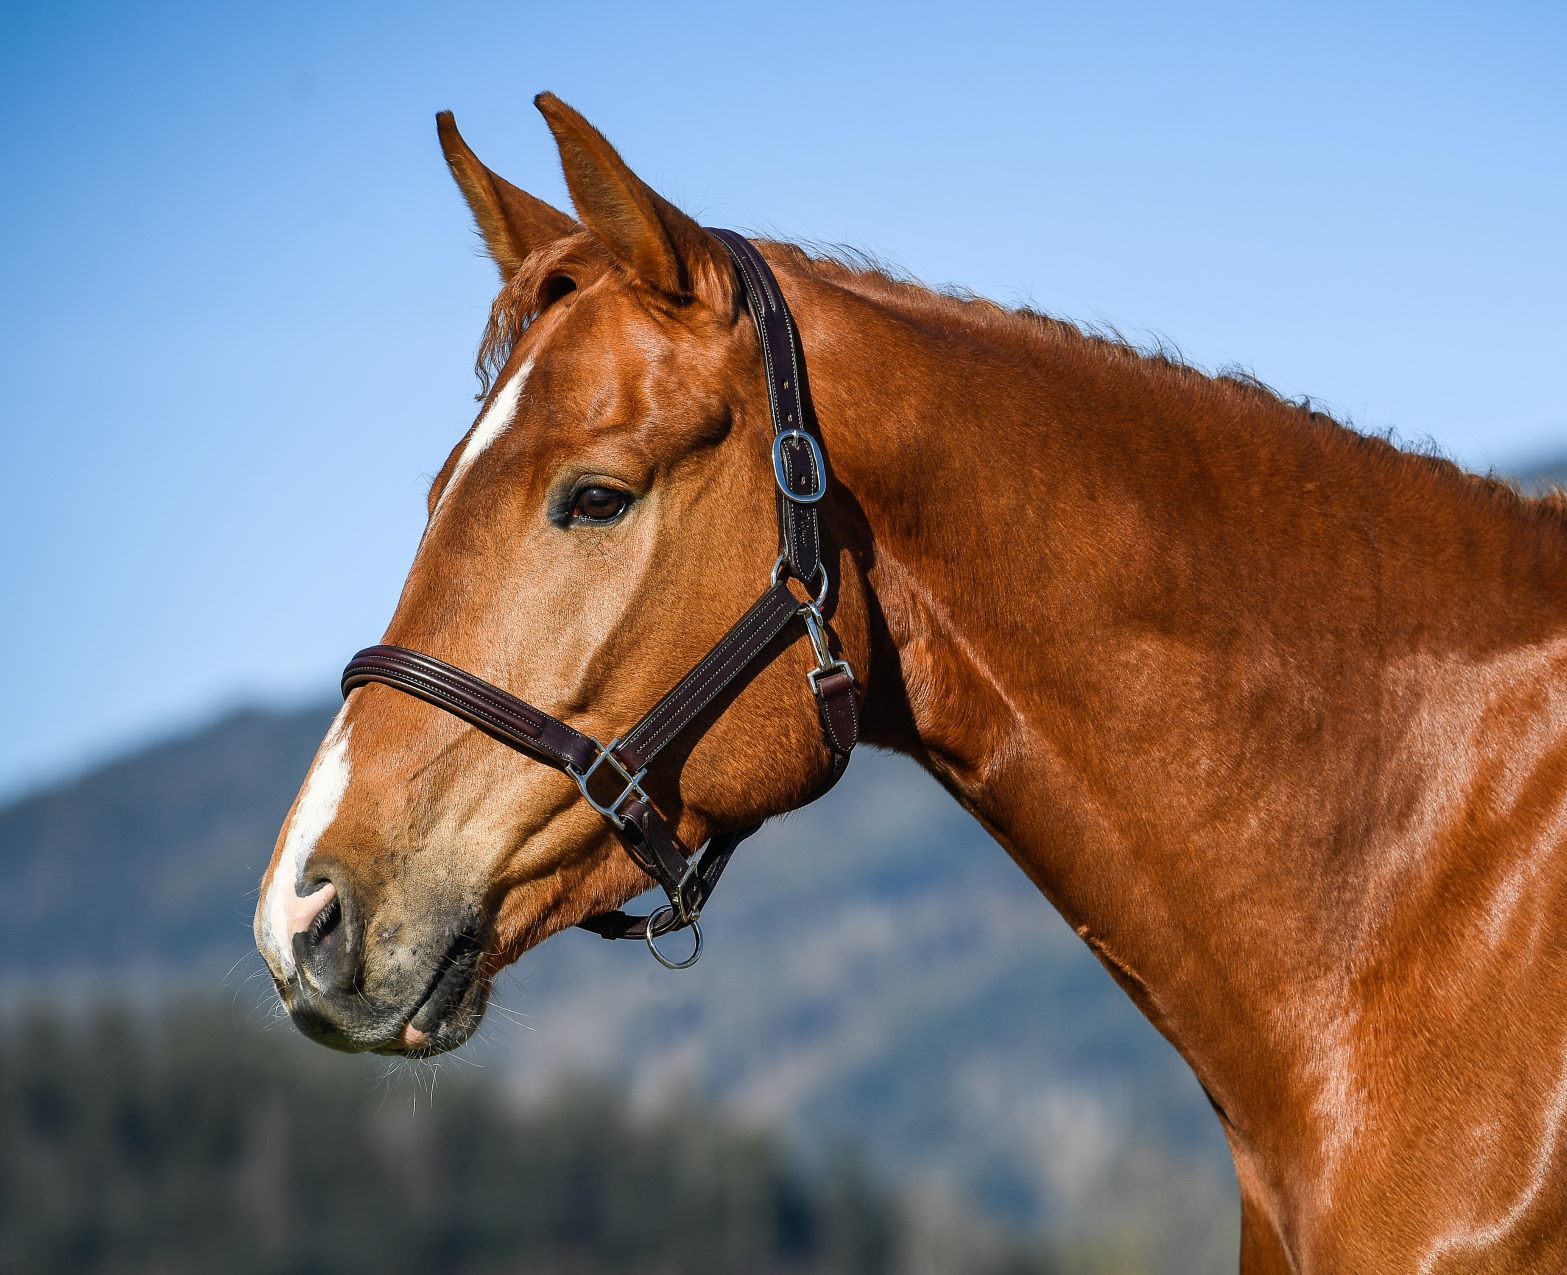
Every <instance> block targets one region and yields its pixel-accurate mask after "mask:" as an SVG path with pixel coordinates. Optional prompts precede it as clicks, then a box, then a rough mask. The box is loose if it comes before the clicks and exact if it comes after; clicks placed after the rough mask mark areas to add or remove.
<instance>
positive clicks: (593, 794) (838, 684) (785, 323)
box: [343, 229, 860, 969]
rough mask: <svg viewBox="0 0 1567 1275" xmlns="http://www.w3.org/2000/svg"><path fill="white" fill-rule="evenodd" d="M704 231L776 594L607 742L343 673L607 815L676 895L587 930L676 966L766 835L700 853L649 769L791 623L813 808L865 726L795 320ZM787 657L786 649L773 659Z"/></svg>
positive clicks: (389, 675) (422, 679) (427, 661)
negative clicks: (764, 485) (712, 902)
mask: <svg viewBox="0 0 1567 1275" xmlns="http://www.w3.org/2000/svg"><path fill="white" fill-rule="evenodd" d="M709 233H710V234H712V235H714V236H716V237H717V238H718V239H719V240H720V241H721V242H722V243H723V245H724V247H725V248H727V249H728V251H729V255H730V256H731V257H732V258H733V259H734V264H735V270H736V273H737V274H738V276H739V278H740V285H741V289H742V291H743V292H744V293H745V299H746V303H747V305H748V306H749V307H750V310H751V316H752V318H754V319H755V320H756V331H757V335H758V336H759V337H760V339H761V346H762V366H763V371H764V373H765V376H766V380H767V393H768V400H769V404H770V407H771V410H772V420H773V445H772V460H773V477H774V479H775V481H776V483H777V487H778V540H779V555H778V561H777V563H776V564H775V565H774V567H773V575H772V583H771V585H770V587H769V588H768V589H767V591H766V592H765V593H763V594H762V596H761V597H760V598H758V599H757V600H756V602H755V604H754V605H753V606H752V607H751V609H750V610H749V611H747V612H746V613H745V614H744V615H743V616H741V617H740V619H739V620H738V621H737V622H736V623H735V625H734V626H733V627H732V628H731V629H730V630H729V632H728V633H726V634H725V635H724V636H723V638H722V639H721V640H720V641H719V643H718V645H717V646H715V647H713V649H712V650H711V651H709V652H708V653H707V654H706V655H705V656H704V657H703V658H702V660H701V662H700V663H698V664H697V666H696V667H695V668H693V669H692V670H691V671H690V672H689V673H687V674H686V675H685V677H683V678H681V679H680V681H679V682H678V683H677V684H676V685H675V687H674V688H673V689H672V690H670V691H669V693H668V694H666V695H665V696H664V697H663V699H661V700H659V701H658V703H657V704H655V705H654V706H653V707H652V708H650V709H649V710H648V711H647V713H646V714H645V715H644V716H643V717H642V719H641V721H639V722H637V724H636V725H635V726H633V727H632V728H631V729H630V730H629V731H628V732H626V734H624V735H622V736H620V737H619V738H617V739H612V740H610V742H609V743H607V744H601V743H599V741H598V740H596V739H594V738H593V737H592V736H591V735H585V734H583V733H582V732H581V731H579V730H576V729H574V728H573V727H571V726H568V725H567V724H566V723H565V722H563V721H561V720H560V719H559V718H556V717H551V716H550V715H549V714H548V713H546V712H544V711H543V710H542V709H539V708H535V707H534V706H533V705H532V704H529V703H527V702H525V701H523V700H520V699H518V698H517V697H516V696H515V695H512V694H510V693H509V692H507V691H503V690H501V689H500V688H499V687H497V686H493V685H491V684H490V683H489V682H486V681H484V680H483V679H482V678H477V677H475V676H474V675H473V674H472V673H465V672H464V671H463V670H462V669H460V668H456V667H454V666H453V665H451V664H447V663H445V662H444V661H442V660H438V659H436V658H435V657H434V656H431V655H425V654H423V653H422V652H419V651H414V650H411V649H409V648H408V647H406V646H371V647H366V648H365V649H364V650H363V651H360V652H359V654H358V655H356V656H354V658H353V659H352V660H350V661H349V662H348V667H347V668H345V669H344V670H343V695H344V697H345V698H346V697H347V696H348V694H349V692H350V691H352V690H353V689H354V688H355V687H357V686H363V685H365V683H367V682H381V683H384V684H385V685H387V686H393V687H396V688H397V689H398V690H400V691H403V692H405V693H407V694H409V695H412V696H414V697H415V698H417V699H422V700H424V701H425V702H426V703H428V704H433V705H435V706H436V707H437V708H441V709H444V710H446V711H447V712H448V713H451V714H452V715H453V716H456V717H460V718H461V719H462V720H463V721H465V722H468V723H469V724H470V725H473V726H476V727H478V729H480V730H482V731H484V732H485V733H486V734H489V735H491V736H493V737H494V738H495V739H498V740H500V742H501V743H503V744H506V745H508V746H509V747H511V748H514V749H516V750H517V751H518V752H520V753H523V754H525V755H526V756H528V757H531V758H533V759H534V760H536V761H541V762H543V763H544V764H545V765H548V766H553V767H555V768H556V769H557V770H563V771H565V772H566V773H567V774H568V775H570V776H571V777H572V778H573V779H574V780H576V783H577V787H578V788H580V789H581V790H582V796H583V799H584V800H586V801H587V803H588V805H590V806H592V807H593V809H594V810H596V811H598V813H599V814H600V815H602V816H603V817H604V819H605V820H606V821H607V822H608V823H609V825H610V827H611V828H612V829H613V830H614V832H615V835H616V836H617V837H618V838H619V839H620V843H621V845H623V846H624V847H625V848H626V852H627V853H628V854H629V855H630V856H631V858H632V860H633V861H634V862H635V863H636V865H637V866H638V867H639V868H641V869H642V870H643V871H644V872H646V873H647V874H648V875H649V876H650V877H652V878H653V880H654V881H656V882H657V883H658V885H659V886H660V887H661V888H662V889H663V891H664V894H665V895H666V896H667V897H668V899H669V902H668V903H667V904H664V905H662V906H660V907H659V908H657V909H656V910H654V911H653V912H652V913H651V914H649V915H648V916H629V915H627V914H626V913H625V912H620V911H615V912H604V913H601V914H600V915H598V916H594V917H590V918H589V919H588V920H586V921H583V922H581V925H582V927H583V928H584V929H588V930H592V931H593V932H594V933H595V934H599V935H602V936H603V937H604V938H607V939H638V938H640V939H643V940H645V941H646V943H647V945H648V948H649V950H650V951H651V952H652V953H653V955H654V956H655V957H657V958H658V960H659V961H660V962H661V963H663V964H664V965H667V966H669V967H670V968H671V969H685V968H686V967H687V966H690V965H694V964H695V963H696V960H697V958H698V957H699V956H701V954H702V931H701V927H700V926H699V925H698V924H697V920H698V918H699V917H700V916H701V914H702V908H703V906H704V905H705V904H706V902H707V900H708V898H709V897H710V896H711V894H712V892H713V887H714V886H716V885H717V884H718V878H719V877H720V876H721V875H722V873H723V871H724V868H725V866H726V865H727V864H728V863H729V859H730V856H731V855H733V854H734V852H735V848H736V847H737V846H739V844H740V843H741V842H742V841H744V840H745V839H746V838H747V837H749V836H750V835H751V834H752V833H753V832H755V831H756V830H757V828H759V827H760V826H761V825H760V824H752V825H751V826H750V827H747V828H741V829H739V830H738V831H734V832H725V833H720V834H718V835H716V836H714V837H712V838H711V839H710V840H709V841H708V842H707V844H706V845H705V846H704V847H703V848H702V849H701V851H700V852H699V853H697V854H694V855H693V854H691V853H690V851H689V850H687V848H686V847H685V846H684V845H682V844H681V842H680V839H679V837H678V836H676V834H675V832H674V830H673V829H672V828H670V826H669V825H668V823H666V822H665V820H664V818H663V816H662V815H660V814H659V813H658V811H657V810H655V809H654V807H653V804H652V802H651V801H650V800H649V798H648V795H647V793H646V792H645V791H644V790H643V787H642V780H643V778H644V777H645V776H646V774H647V770H648V767H649V766H650V765H652V763H653V759H654V758H655V757H656V756H658V754H659V753H660V752H661V751H663V749H664V748H665V746H666V745H668V744H669V743H670V742H671V741H672V740H674V739H675V738H676V737H677V736H678V735H679V734H680V733H681V732H682V731H683V730H685V728H686V727H687V726H689V725H690V724H691V723H692V722H693V721H695V720H696V718H697V717H698V716H699V715H700V714H701V713H702V712H703V710H704V709H706V708H707V707H708V706H709V705H710V704H711V703H712V702H713V701H714V700H715V699H717V698H718V697H719V695H721V694H722V693H723V692H724V691H725V690H727V689H728V688H729V687H730V686H732V685H733V684H734V683H735V682H736V681H737V680H738V679H739V678H740V677H742V676H743V675H744V674H745V673H746V672H747V670H749V669H750V668H751V666H752V665H753V664H755V663H756V662H757V660H759V659H761V658H762V656H763V655H764V654H765V653H767V651H768V649H769V647H771V646H772V644H773V640H774V639H775V638H776V637H778V635H779V634H780V633H782V632H783V631H784V630H785V629H786V628H787V627H788V626H789V624H790V623H791V622H792V621H794V620H795V619H799V620H800V621H801V622H802V625H803V628H804V630H805V635H806V636H807V637H808V638H809V639H810V642H811V650H812V653H813V654H814V656H815V659H816V667H815V668H813V669H812V670H811V671H810V672H809V673H807V674H806V681H807V682H808V684H809V685H810V688H811V694H812V696H813V697H814V698H815V700H816V708H817V713H818V716H819V718H820V721H821V728H822V738H823V740H824V742H825V743H826V745H827V748H828V750H829V752H830V753H831V755H832V770H831V773H830V774H829V775H828V777H827V781H826V782H825V783H824V784H823V785H822V786H821V788H819V789H818V790H817V791H816V792H815V793H814V794H812V796H811V798H810V800H815V798H816V797H819V796H821V795H822V793H824V792H826V791H827V790H828V789H829V788H831V787H832V786H833V784H835V783H837V782H838V779H839V777H840V776H841V775H842V774H843V772H844V770H845V769H846V768H847V766H848V764H849V754H850V753H851V752H852V751H853V749H854V745H855V743H856V741H857V740H858V738H859V729H860V723H859V701H858V699H857V698H856V694H855V684H854V671H853V670H852V669H851V668H850V667H849V664H848V662H847V661H846V660H844V659H841V658H839V657H838V656H836V655H834V654H833V651H832V647H831V644H830V641H829V637H830V630H829V628H828V625H827V621H826V619H825V618H824V616H823V614H822V606H823V604H824V603H825V602H826V599H827V593H828V590H829V587H830V584H831V581H830V579H829V577H828V573H827V564H826V561H825V560H824V558H823V557H822V545H821V523H820V519H819V518H818V516H817V510H816V506H817V502H819V501H820V500H821V498H822V497H823V496H824V495H825V494H826V492H827V467H826V462H825V459H824V458H823V456H822V450H821V444H820V443H819V441H818V440H817V438H816V435H815V433H814V431H813V427H812V423H811V422H810V421H809V420H808V419H807V417H806V413H805V406H804V404H805V400H804V397H803V395H802V390H801V384H800V368H801V358H802V356H801V352H800V345H799V340H798V338H797V337H796V335H795V331H794V322H793V320H792V319H791V317H790V315H789V307H788V306H787V305H786V304H785V302H784V298H783V292H782V291H781V290H780V289H779V287H778V280H777V279H776V278H775V277H774V276H773V272H772V269H771V268H770V267H769V266H768V264H767V262H766V261H764V260H763V259H762V255H761V253H759V252H757V250H756V248H755V247H754V246H752V244H751V243H750V241H749V240H747V239H745V238H743V237H742V236H740V235H737V234H736V233H735V232H734V231H732V230H716V229H709ZM791 576H792V577H793V578H794V579H796V580H799V581H800V582H801V583H803V584H804V585H805V586H806V588H807V589H810V588H811V587H813V586H815V588H816V593H815V596H814V597H813V598H812V599H811V600H810V601H807V602H804V603H802V602H800V601H799V599H797V598H796V597H795V596H794V594H793V593H792V592H790V590H789V587H788V583H787V581H788V579H789V577H791ZM782 650H783V647H782V646H780V647H778V648H777V649H776V650H773V651H772V656H774V657H775V656H776V655H777V654H778V653H779V652H780V651H782ZM686 928H690V929H691V931H692V933H693V935H694V936H695V940H696V945H695V948H694V949H693V951H692V953H691V955H690V956H689V957H687V958H685V959H684V960H680V961H676V960H672V959H671V958H669V957H668V956H666V955H665V954H664V953H662V952H660V951H659V949H658V946H657V942H656V940H657V939H658V938H659V936H661V935H664V934H668V933H671V932H672V931H675V930H682V929H686Z"/></svg>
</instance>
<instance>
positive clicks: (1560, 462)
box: [1528, 455, 1567, 484]
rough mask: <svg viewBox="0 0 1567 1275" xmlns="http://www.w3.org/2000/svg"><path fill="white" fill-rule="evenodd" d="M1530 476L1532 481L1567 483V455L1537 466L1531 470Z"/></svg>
mask: <svg viewBox="0 0 1567 1275" xmlns="http://www.w3.org/2000/svg"><path fill="white" fill-rule="evenodd" d="M1528 478H1529V480H1530V481H1532V482H1547V483H1562V484H1567V455H1562V456H1558V457H1556V458H1555V459H1554V460H1548V461H1545V462H1544V463H1543V464H1540V465H1537V466H1535V468H1534V469H1532V470H1531V471H1530V472H1529V474H1528Z"/></svg>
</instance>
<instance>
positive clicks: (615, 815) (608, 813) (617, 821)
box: [566, 738, 647, 828]
mask: <svg viewBox="0 0 1567 1275" xmlns="http://www.w3.org/2000/svg"><path fill="white" fill-rule="evenodd" d="M594 743H595V744H598V741H597V740H595V741H594ZM619 747H620V740H619V739H618V738H617V739H612V740H610V741H609V743H607V744H598V750H599V755H598V756H597V757H595V758H594V759H593V762H592V764H591V765H590V766H589V767H588V768H587V769H586V770H578V769H576V768H575V767H573V766H568V767H566V773H567V774H569V775H570V776H571V777H572V778H573V779H575V780H576V781H577V787H578V788H579V789H581V790H582V799H583V800H584V801H586V802H587V803H588V805H590V806H592V807H593V809H595V810H597V811H598V812H599V814H601V815H603V816H604V818H606V819H608V820H610V822H612V823H613V824H614V825H615V826H616V827H617V828H624V827H625V826H626V817H625V815H623V814H621V813H620V807H621V806H622V805H623V804H625V801H626V798H627V797H631V796H635V797H637V798H638V799H639V800H641V801H644V802H645V801H647V793H645V792H643V791H642V779H643V777H644V776H645V775H646V774H647V767H646V766H644V767H643V768H642V769H641V770H639V771H637V773H636V774H634V775H633V774H632V773H631V772H630V771H629V770H627V769H626V768H625V767H624V766H622V765H621V764H620V758H618V757H616V756H615V749H617V748H619ZM606 761H607V762H609V765H610V769H611V770H613V771H614V772H615V773H616V774H618V775H619V776H620V777H621V778H622V779H623V780H625V781H626V786H625V787H624V788H622V789H621V790H620V792H619V794H618V795H617V796H616V797H615V799H614V800H613V801H612V802H610V803H609V804H608V805H605V804H604V803H603V802H601V801H599V799H598V798H597V797H595V796H594V795H593V794H592V793H591V792H590V791H588V781H589V780H591V779H592V778H593V772H594V771H596V770H597V769H598V768H599V767H600V766H602V765H603V764H604V763H605V762H606Z"/></svg>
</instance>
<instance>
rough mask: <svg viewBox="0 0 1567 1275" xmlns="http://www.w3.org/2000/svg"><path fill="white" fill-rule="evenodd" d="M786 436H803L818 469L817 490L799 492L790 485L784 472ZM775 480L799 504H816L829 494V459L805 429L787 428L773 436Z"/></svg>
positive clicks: (779, 488)
mask: <svg viewBox="0 0 1567 1275" xmlns="http://www.w3.org/2000/svg"><path fill="white" fill-rule="evenodd" d="M786 438H803V439H804V440H805V445H806V447H807V448H808V449H809V450H810V453H811V464H812V465H813V466H814V467H815V469H816V490H815V491H808V492H798V491H795V490H793V489H792V488H791V487H790V486H789V476H788V475H787V474H785V473H784V460H783V447H784V439H786ZM773 481H774V482H776V483H777V484H778V490H779V491H781V492H783V494H784V495H785V496H786V497H788V498H789V499H790V500H792V501H794V503H795V504H797V505H814V504H815V503H816V502H817V501H818V500H820V499H821V498H822V497H823V496H825V495H826V494H827V461H826V460H825V459H824V458H823V456H822V449H821V447H820V446H818V445H817V442H816V440H815V439H814V438H812V437H811V435H809V434H807V433H806V432H805V431H804V430H803V429H786V430H784V432H783V433H781V434H777V435H774V437H773Z"/></svg>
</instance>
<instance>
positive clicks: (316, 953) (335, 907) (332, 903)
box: [294, 879, 359, 992]
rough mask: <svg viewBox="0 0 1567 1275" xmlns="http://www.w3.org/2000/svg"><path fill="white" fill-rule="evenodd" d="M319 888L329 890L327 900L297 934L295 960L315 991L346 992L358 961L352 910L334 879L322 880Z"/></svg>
mask: <svg viewBox="0 0 1567 1275" xmlns="http://www.w3.org/2000/svg"><path fill="white" fill-rule="evenodd" d="M317 888H318V889H321V890H326V891H327V899H326V902H325V903H324V904H322V905H321V907H320V909H319V910H318V911H317V912H316V913H315V915H314V916H312V917H311V918H310V921H309V923H308V924H306V925H305V926H304V927H303V928H301V929H300V930H299V931H298V932H297V933H296V934H295V935H294V959H295V961H296V962H298V965H299V970H300V973H301V975H302V976H303V977H304V978H306V979H307V980H308V981H309V982H310V983H311V984H312V985H313V986H314V987H315V988H316V990H318V991H323V992H341V991H347V990H349V989H350V988H351V987H352V986H353V985H354V980H355V978H356V976H357V974H358V964H359V953H358V947H359V945H358V943H357V942H355V931H354V924H353V923H354V917H353V910H352V908H351V907H350V905H349V901H348V897H347V895H346V894H345V893H344V891H343V890H342V889H341V888H340V887H338V886H337V885H336V883H335V882H333V881H330V880H324V879H323V880H322V881H321V882H320V883H319V885H318V887H317ZM312 893H314V891H312Z"/></svg>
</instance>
